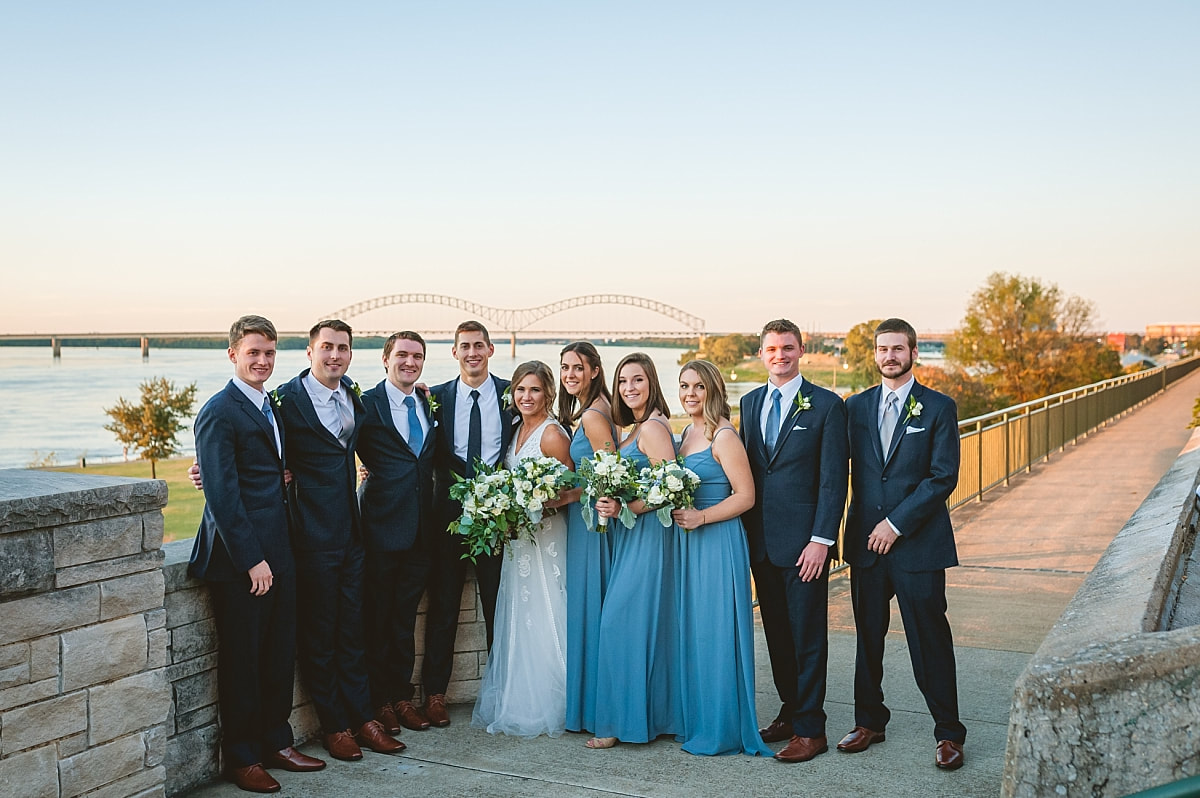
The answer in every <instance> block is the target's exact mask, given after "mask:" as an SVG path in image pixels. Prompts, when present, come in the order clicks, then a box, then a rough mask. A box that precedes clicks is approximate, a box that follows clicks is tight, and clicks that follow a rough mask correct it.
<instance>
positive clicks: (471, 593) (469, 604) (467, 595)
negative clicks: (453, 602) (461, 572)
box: [458, 579, 478, 610]
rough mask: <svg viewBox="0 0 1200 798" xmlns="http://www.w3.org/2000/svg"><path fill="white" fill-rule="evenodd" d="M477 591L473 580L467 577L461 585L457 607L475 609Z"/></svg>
mask: <svg viewBox="0 0 1200 798" xmlns="http://www.w3.org/2000/svg"><path fill="white" fill-rule="evenodd" d="M477 592H478V591H477V589H476V587H475V580H474V579H468V580H467V582H466V584H464V585H463V591H462V595H460V596H459V601H458V608H459V609H460V610H473V609H475V597H476V594H477Z"/></svg>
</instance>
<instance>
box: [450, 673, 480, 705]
mask: <svg viewBox="0 0 1200 798" xmlns="http://www.w3.org/2000/svg"><path fill="white" fill-rule="evenodd" d="M478 695H479V679H451V680H450V684H448V685H447V686H446V701H448V702H449V703H451V704H468V703H471V702H472V701H474V700H475V698H476V697H477V696H478Z"/></svg>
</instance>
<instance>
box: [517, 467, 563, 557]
mask: <svg viewBox="0 0 1200 798" xmlns="http://www.w3.org/2000/svg"><path fill="white" fill-rule="evenodd" d="M512 483H513V496H514V498H515V499H516V502H517V504H518V505H520V506H521V507H522V508H523V509H524V510H525V515H526V517H527V519H528V522H529V523H528V527H529V538H530V539H532V538H533V532H534V530H536V529H537V527H538V525H539V524H541V522H542V515H543V513H544V512H546V510H545V506H546V502H550V501H554V500H555V499H557V498H558V495H559V494H560V493H562V492H563V491H564V490H570V489H571V488H574V487H577V486H578V485H579V479H578V477H576V476H575V472H574V471H572V470H571V469H569V468H567V467H566V466H565V465H563V464H562V462H560V461H559V460H558V459H556V458H554V457H544V456H543V457H526V458H525V459H524V460H522V461H520V462H519V463H517V466H516V468H514V469H513V472H512ZM549 512H551V513H553V512H554V510H553V509H551V510H550V511H549Z"/></svg>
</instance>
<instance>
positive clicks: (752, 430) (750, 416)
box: [742, 383, 770, 463]
mask: <svg viewBox="0 0 1200 798" xmlns="http://www.w3.org/2000/svg"><path fill="white" fill-rule="evenodd" d="M769 384H770V383H768V385H769ZM766 395H767V388H766V387H765V386H764V387H762V388H755V389H754V390H753V391H751V392H750V401H749V402H748V403H747V408H746V409H747V411H748V412H747V413H746V417H745V418H743V419H742V429H743V430H744V433H743V435H742V438H743V440H745V441H746V451H748V452H749V453H750V454H752V455H755V456H757V457H758V458H759V459H761V460H762V461H763V462H764V463H765V462H766V460H767V445H766V443H764V442H763V437H762V425H761V424H760V423H759V421H760V419H761V418H762V405H763V397H764V396H766Z"/></svg>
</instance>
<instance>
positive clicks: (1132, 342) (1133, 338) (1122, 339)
mask: <svg viewBox="0 0 1200 798" xmlns="http://www.w3.org/2000/svg"><path fill="white" fill-rule="evenodd" d="M1106 340H1107V342H1108V345H1109V346H1111V347H1112V348H1113V349H1115V350H1117V351H1118V352H1120V353H1121V354H1125V353H1126V352H1128V351H1130V350H1131V349H1141V347H1142V336H1140V335H1138V334H1137V333H1123V332H1114V333H1109V334H1108V336H1107V338H1106Z"/></svg>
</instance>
